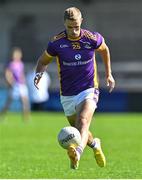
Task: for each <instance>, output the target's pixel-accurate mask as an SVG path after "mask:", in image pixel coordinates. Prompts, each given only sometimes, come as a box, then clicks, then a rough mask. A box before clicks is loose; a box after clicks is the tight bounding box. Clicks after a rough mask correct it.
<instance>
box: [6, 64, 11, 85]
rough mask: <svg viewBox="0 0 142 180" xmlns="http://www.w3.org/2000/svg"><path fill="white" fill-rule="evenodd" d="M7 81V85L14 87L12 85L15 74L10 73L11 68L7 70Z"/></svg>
mask: <svg viewBox="0 0 142 180" xmlns="http://www.w3.org/2000/svg"><path fill="white" fill-rule="evenodd" d="M5 79H6V81H7V83H8V85H9V86H12V84H13V74H12V72H11V71H10V69H9V68H6V70H5Z"/></svg>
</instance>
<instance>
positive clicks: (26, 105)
mask: <svg viewBox="0 0 142 180" xmlns="http://www.w3.org/2000/svg"><path fill="white" fill-rule="evenodd" d="M21 102H22V112H23V119H24V121H27V120H29V119H30V105H29V99H28V98H27V96H21Z"/></svg>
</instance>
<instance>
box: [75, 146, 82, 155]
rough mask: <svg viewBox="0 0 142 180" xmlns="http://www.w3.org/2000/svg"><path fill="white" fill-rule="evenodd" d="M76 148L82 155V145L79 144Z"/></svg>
mask: <svg viewBox="0 0 142 180" xmlns="http://www.w3.org/2000/svg"><path fill="white" fill-rule="evenodd" d="M76 150H77V152H78V153H79V154H80V155H81V154H82V153H83V148H82V147H81V146H77V147H76Z"/></svg>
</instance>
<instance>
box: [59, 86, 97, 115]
mask: <svg viewBox="0 0 142 180" xmlns="http://www.w3.org/2000/svg"><path fill="white" fill-rule="evenodd" d="M85 99H91V100H93V106H94V110H95V109H96V108H97V103H98V99H99V90H98V89H95V88H89V89H86V90H84V91H82V92H80V93H79V94H77V95H74V96H61V97H60V100H61V104H62V106H63V109H64V113H65V115H66V116H71V115H73V114H75V113H76V106H77V105H79V104H80V103H81V102H82V101H84V100H85Z"/></svg>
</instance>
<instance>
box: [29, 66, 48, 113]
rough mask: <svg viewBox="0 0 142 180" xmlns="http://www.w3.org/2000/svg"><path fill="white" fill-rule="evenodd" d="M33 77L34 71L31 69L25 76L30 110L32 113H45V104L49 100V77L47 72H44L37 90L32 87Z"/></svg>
mask: <svg viewBox="0 0 142 180" xmlns="http://www.w3.org/2000/svg"><path fill="white" fill-rule="evenodd" d="M34 77H35V70H34V69H33V70H32V71H31V72H29V73H28V74H27V83H28V89H29V96H30V102H31V110H32V111H46V110H47V108H46V107H47V103H48V99H49V92H48V89H49V86H50V76H49V75H48V73H47V72H44V74H43V78H42V79H41V81H40V83H39V87H42V88H39V89H37V88H36V87H35V86H34V83H33V82H34Z"/></svg>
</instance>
